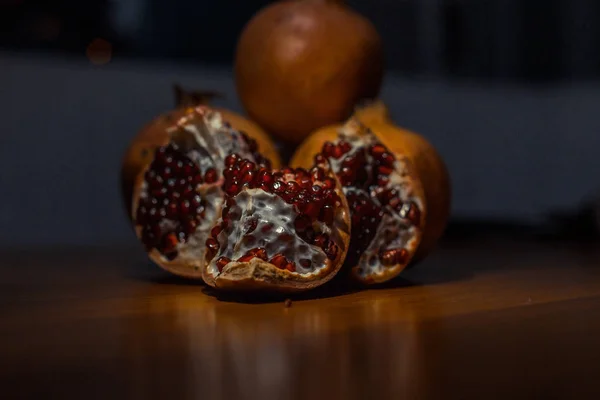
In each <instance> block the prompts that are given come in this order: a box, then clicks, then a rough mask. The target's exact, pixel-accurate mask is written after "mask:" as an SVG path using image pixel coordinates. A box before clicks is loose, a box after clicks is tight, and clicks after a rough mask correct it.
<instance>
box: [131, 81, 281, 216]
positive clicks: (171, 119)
mask: <svg viewBox="0 0 600 400" xmlns="http://www.w3.org/2000/svg"><path fill="white" fill-rule="evenodd" d="M173 91H174V95H175V103H176V108H175V109H174V110H171V111H169V112H167V113H165V114H162V115H159V116H158V117H156V118H154V119H153V120H152V121H150V122H149V123H147V124H146V125H145V126H144V127H143V128H142V129H141V130H140V131H139V133H138V134H137V135H136V136H135V137H134V138H133V140H132V141H131V143H130V145H129V147H128V148H127V150H126V152H125V154H124V156H123V161H122V164H121V194H122V200H123V204H124V206H125V209H126V211H127V214H128V215H129V211H130V210H131V200H132V196H133V186H134V180H135V177H136V176H137V175H138V174H139V172H140V171H141V170H142V169H143V168H144V166H145V165H147V164H148V163H149V162H150V161H151V160H152V158H153V157H154V152H155V150H156V149H157V148H158V147H160V146H162V144H163V143H164V141H165V140H166V139H167V136H168V135H167V132H168V129H169V128H170V127H171V126H172V125H173V124H175V123H177V121H178V120H179V119H180V118H182V117H184V116H185V115H186V113H187V109H188V108H189V107H194V106H198V105H208V104H209V103H210V100H212V99H213V98H215V97H218V96H219V94H218V93H215V92H209V91H197V92H194V91H186V90H184V89H183V88H182V87H181V86H179V85H173ZM214 109H215V110H216V111H219V112H220V113H221V115H222V116H223V118H224V119H225V120H226V121H227V122H228V123H229V124H231V126H232V127H233V128H234V129H236V130H238V131H241V132H244V133H245V134H246V135H248V137H250V138H252V139H254V140H255V141H256V142H257V145H258V146H259V147H260V149H261V153H262V154H263V155H264V156H265V157H266V158H267V159H268V160H269V161H270V162H271V164H272V166H273V167H274V168H279V166H280V165H281V160H280V158H279V154H278V152H277V149H276V147H275V145H274V143H273V142H272V141H271V139H270V138H269V136H268V135H267V134H266V133H265V132H264V131H263V130H262V129H261V128H260V127H259V126H258V125H256V124H255V123H254V122H252V121H250V120H248V119H246V118H244V117H243V116H241V115H239V114H236V113H234V112H232V111H229V110H226V109H222V108H214Z"/></svg>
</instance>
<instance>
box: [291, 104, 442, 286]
mask: <svg viewBox="0 0 600 400" xmlns="http://www.w3.org/2000/svg"><path fill="white" fill-rule="evenodd" d="M385 112H386V109H385V106H384V105H383V104H382V103H380V102H378V103H375V104H374V105H372V106H369V107H367V108H364V109H362V110H359V111H358V112H357V113H356V114H355V116H354V117H353V118H351V119H350V120H349V121H347V122H346V123H345V124H344V125H341V126H330V127H326V128H323V129H321V130H318V131H317V132H315V133H314V134H313V135H311V136H310V137H309V138H308V139H307V140H306V141H305V142H304V143H303V144H302V145H301V146H300V148H299V149H298V150H297V152H296V154H295V155H294V157H293V159H292V165H306V164H308V163H310V162H311V159H312V158H313V155H314V154H317V156H316V157H319V158H320V157H323V156H324V157H326V158H327V159H329V160H330V162H331V165H332V168H333V170H334V171H335V172H336V174H337V176H338V178H339V180H340V182H341V184H342V185H343V188H344V193H345V195H346V198H347V200H348V203H349V207H350V210H351V213H352V219H351V221H352V238H351V242H350V249H349V253H348V257H347V259H346V264H347V265H349V267H350V268H351V270H352V274H353V276H354V277H356V278H357V279H359V280H361V281H363V282H366V283H376V282H384V281H386V280H389V279H391V278H393V277H395V276H397V275H398V274H399V273H400V272H401V271H402V270H403V269H404V268H405V267H406V266H407V265H408V264H409V262H410V261H411V260H416V259H419V258H422V257H424V256H425V255H426V254H427V253H428V252H429V251H430V250H431V248H432V247H433V246H434V244H435V242H436V241H437V240H438V239H439V237H440V235H441V234H442V232H443V230H444V228H445V226H446V223H447V219H448V215H449V209H450V184H449V177H448V174H447V172H446V168H445V165H444V163H443V161H442V160H441V158H440V157H439V155H438V154H437V152H436V151H435V149H434V148H433V147H432V146H431V145H430V144H429V143H428V142H427V141H426V140H425V139H424V138H422V137H421V136H419V135H417V134H415V133H412V132H408V131H405V130H403V129H401V128H398V127H396V126H394V125H393V124H392V123H391V122H390V121H389V119H388V118H387V117H386V116H385V115H384V114H382V113H385ZM361 121H362V122H361ZM363 122H364V124H363ZM365 124H368V127H367V126H366V125H365Z"/></svg>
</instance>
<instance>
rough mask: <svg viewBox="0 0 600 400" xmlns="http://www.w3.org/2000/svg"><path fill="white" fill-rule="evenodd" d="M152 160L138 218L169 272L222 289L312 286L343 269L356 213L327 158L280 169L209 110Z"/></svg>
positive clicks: (190, 115) (189, 115) (139, 186)
mask: <svg viewBox="0 0 600 400" xmlns="http://www.w3.org/2000/svg"><path fill="white" fill-rule="evenodd" d="M150 158H151V161H150V162H149V163H148V164H147V165H146V166H145V167H144V168H143V169H142V171H140V173H139V174H138V176H137V177H136V181H135V185H134V190H133V202H132V203H133V207H132V216H133V222H134V227H135V231H136V234H137V235H138V237H139V238H140V240H141V241H142V243H143V244H144V245H145V247H146V250H147V251H148V254H149V256H150V258H151V259H152V260H153V261H154V262H156V263H157V264H158V265H159V266H161V267H162V268H164V269H166V270H168V271H170V272H173V273H175V274H177V275H181V276H186V277H193V278H200V277H203V278H204V279H205V280H206V281H207V283H209V284H211V285H214V286H217V287H228V288H244V289H252V288H267V289H273V290H303V289H308V288H311V287H314V286H318V285H319V284H321V283H324V282H325V281H327V280H328V279H330V278H331V277H333V276H334V275H335V273H336V272H337V271H338V270H339V268H340V266H341V265H342V263H343V260H344V257H345V254H346V251H347V248H348V243H349V238H350V236H349V229H350V220H349V218H350V217H349V215H350V213H349V210H348V206H347V203H346V202H345V199H344V197H343V195H341V188H340V185H339V184H338V183H337V181H336V178H335V175H334V174H333V173H332V172H331V170H330V167H329V164H328V163H327V161H326V160H324V159H323V160H321V164H319V165H318V166H315V167H314V168H313V169H311V170H310V171H305V170H302V169H297V170H289V169H284V170H281V171H279V170H273V169H271V165H270V162H269V160H268V159H267V158H265V157H264V156H263V155H262V154H261V153H260V151H259V147H258V145H257V143H256V141H255V140H254V139H252V138H250V137H248V136H247V135H245V134H244V133H241V132H239V131H237V130H235V129H233V128H232V127H231V125H230V124H229V123H228V122H226V121H225V120H224V119H223V116H222V115H221V113H219V112H217V111H215V110H213V109H211V108H209V107H206V106H198V107H195V108H190V109H188V110H186V111H185V115H184V116H182V118H181V119H180V120H179V121H177V122H176V123H175V124H173V125H172V126H170V127H169V128H167V131H166V135H164V140H163V142H162V143H160V146H159V147H158V148H157V149H156V150H155V151H154V152H153V153H152V155H151V157H150ZM252 227H253V229H252ZM215 256H218V257H216V258H215Z"/></svg>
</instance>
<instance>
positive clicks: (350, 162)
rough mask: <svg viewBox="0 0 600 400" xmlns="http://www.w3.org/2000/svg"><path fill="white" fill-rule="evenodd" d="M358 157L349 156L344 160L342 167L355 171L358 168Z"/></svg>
mask: <svg viewBox="0 0 600 400" xmlns="http://www.w3.org/2000/svg"><path fill="white" fill-rule="evenodd" d="M356 161H357V159H356V157H355V156H353V155H349V156H347V157H346V158H344V161H342V167H347V168H350V169H353V168H354V167H355V166H356Z"/></svg>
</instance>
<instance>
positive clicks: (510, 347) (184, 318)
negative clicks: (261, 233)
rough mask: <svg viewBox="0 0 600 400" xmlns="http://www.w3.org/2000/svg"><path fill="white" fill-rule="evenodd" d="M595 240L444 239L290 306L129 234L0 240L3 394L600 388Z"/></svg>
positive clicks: (298, 394)
mask: <svg viewBox="0 0 600 400" xmlns="http://www.w3.org/2000/svg"><path fill="white" fill-rule="evenodd" d="M594 247H598V244H596V245H594V244H588V245H573V244H570V245H569V244H564V243H563V244H561V243H536V242H524V243H517V242H510V241H506V240H499V239H485V238H484V239H480V240H477V241H473V240H466V241H462V242H461V243H454V244H445V245H444V246H442V247H441V248H440V249H438V251H437V252H436V253H434V255H432V256H431V257H430V258H429V259H427V260H426V261H425V262H423V263H422V264H421V265H419V266H418V267H417V268H414V269H412V270H410V271H408V272H407V273H406V274H405V276H404V279H401V280H399V281H398V282H396V283H394V284H391V285H387V286H386V287H383V288H378V289H371V290H367V291H358V292H352V291H340V290H339V289H336V290H337V292H336V293H335V294H333V295H332V294H328V293H327V292H324V291H321V292H318V293H317V295H318V296H319V298H311V297H309V296H301V297H296V298H293V299H292V300H293V301H292V304H291V307H286V306H285V304H284V300H285V298H279V299H264V298H263V299H258V300H256V299H255V300H252V299H240V298H232V297H224V298H217V297H216V296H215V295H214V293H212V292H210V291H209V290H207V289H206V288H204V287H203V285H201V284H198V283H192V282H189V281H185V280H183V279H177V278H173V277H170V276H168V275H167V274H166V273H163V272H161V271H160V270H159V269H158V268H156V267H154V266H152V265H150V264H148V262H147V261H146V258H145V256H144V254H143V253H142V252H141V249H139V248H133V249H127V248H122V249H112V250H111V249H108V248H106V249H105V248H85V249H84V248H79V249H78V248H65V249H34V250H31V249H30V250H29V251H25V250H23V251H20V250H11V251H3V252H1V253H0V256H1V258H0V259H1V261H0V270H1V272H2V278H1V279H0V338H1V339H2V340H1V342H0V389H1V390H2V391H1V392H0V393H2V395H1V396H0V398H3V399H13V398H34V399H46V398H58V399H62V398H77V399H89V398H98V399H114V398H124V397H125V398H135V399H148V398H158V399H179V398H198V399H246V398H248V399H250V398H253V399H254V398H256V399H261V400H269V399H287V398H292V399H314V398H325V399H359V398H373V399H386V398H392V399H405V398H407V399H412V398H415V399H416V398H418V399H447V398H452V399H454V398H457V399H458V398H460V399H465V398H472V399H496V398H497V399H515V398H528V399H558V398H564V399H584V398H585V399H587V398H589V399H600V250H598V249H596V250H595V249H594ZM244 300H245V301H247V302H245V303H244V302H242V301H244ZM248 301H249V303H248Z"/></svg>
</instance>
